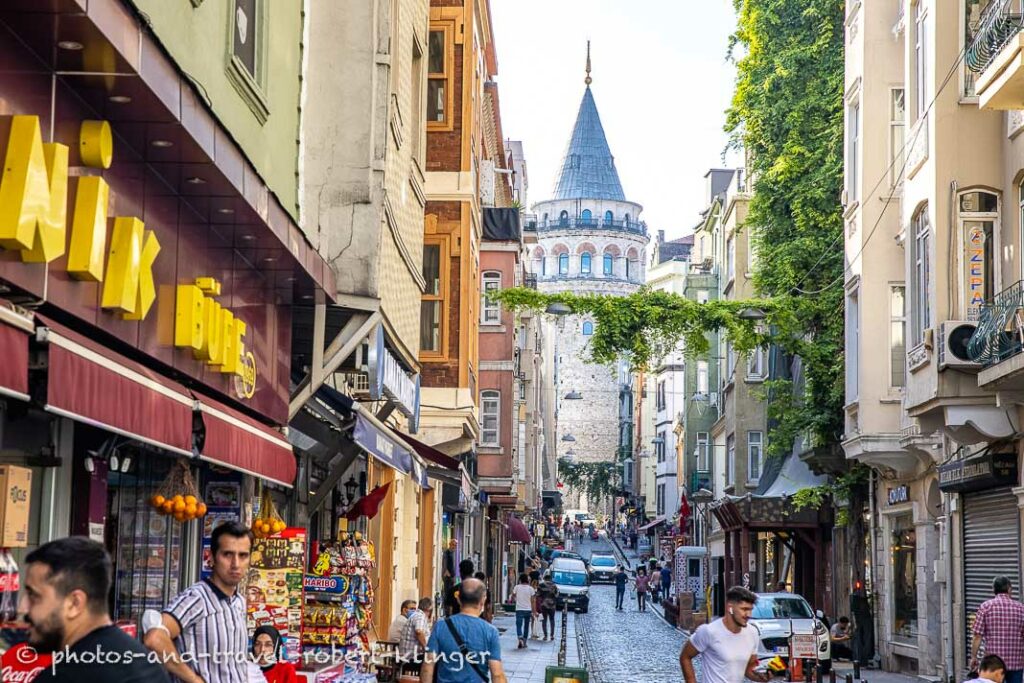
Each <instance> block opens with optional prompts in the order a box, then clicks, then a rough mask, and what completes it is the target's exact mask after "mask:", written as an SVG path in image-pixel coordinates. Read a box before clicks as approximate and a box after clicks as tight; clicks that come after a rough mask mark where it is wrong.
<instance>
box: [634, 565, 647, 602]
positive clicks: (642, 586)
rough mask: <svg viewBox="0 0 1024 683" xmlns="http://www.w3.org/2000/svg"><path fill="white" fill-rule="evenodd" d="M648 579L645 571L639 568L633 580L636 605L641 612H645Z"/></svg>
mask: <svg viewBox="0 0 1024 683" xmlns="http://www.w3.org/2000/svg"><path fill="white" fill-rule="evenodd" d="M650 581H651V579H650V577H649V576H647V569H645V568H644V567H639V568H638V569H637V570H636V578H635V579H634V580H633V583H634V585H635V586H636V604H637V607H638V609H639V610H640V611H641V612H646V611H647V590H648V588H649V587H650Z"/></svg>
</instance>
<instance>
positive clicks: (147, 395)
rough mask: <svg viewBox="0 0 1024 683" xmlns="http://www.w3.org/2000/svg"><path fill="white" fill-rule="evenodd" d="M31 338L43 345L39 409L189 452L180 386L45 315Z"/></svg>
mask: <svg viewBox="0 0 1024 683" xmlns="http://www.w3.org/2000/svg"><path fill="white" fill-rule="evenodd" d="M37 318H38V320H39V321H40V322H41V323H42V326H40V327H39V328H38V329H37V330H36V339H37V340H38V341H39V342H41V343H44V344H47V346H48V351H49V353H48V377H47V391H46V402H45V404H44V406H43V408H44V410H46V411H47V412H49V413H52V414H54V415H59V416H61V417H66V418H68V419H71V420H75V421H78V422H83V423H85V424H90V425H92V426H94V427H98V428H100V429H104V430H106V431H109V432H112V433H114V434H119V435H121V436H124V437H127V438H129V439H134V440H136V441H140V442H142V443H146V444H149V445H151V446H155V447H157V448H161V449H164V450H166V451H170V452H171V453H176V454H178V455H184V456H188V457H191V456H192V413H193V410H194V409H195V408H196V401H195V398H194V397H193V396H192V395H191V393H190V392H189V391H188V390H187V389H186V388H185V387H184V386H183V385H181V384H179V383H177V382H175V381H173V380H171V379H168V378H166V377H163V376H162V375H160V374H158V373H156V372H154V371H152V370H149V369H148V368H146V367H144V366H142V365H140V364H138V363H136V362H134V361H132V360H130V359H128V358H125V357H124V356H121V355H120V354H118V353H117V352H115V351H112V350H110V349H107V348H105V347H103V346H101V345H99V344H97V343H95V342H93V341H91V340H90V339H88V338H86V337H84V336H83V335H80V334H78V333H77V332H74V331H72V330H70V329H68V328H66V327H64V326H63V325H61V324H60V323H58V322H56V321H54V320H51V319H49V318H47V317H44V316H41V315H37Z"/></svg>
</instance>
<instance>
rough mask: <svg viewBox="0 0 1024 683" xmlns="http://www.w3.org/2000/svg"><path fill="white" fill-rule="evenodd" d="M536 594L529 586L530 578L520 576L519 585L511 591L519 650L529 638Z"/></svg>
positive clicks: (523, 575) (524, 575)
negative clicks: (514, 607)
mask: <svg viewBox="0 0 1024 683" xmlns="http://www.w3.org/2000/svg"><path fill="white" fill-rule="evenodd" d="M536 594H537V592H536V591H535V590H533V586H531V585H530V577H529V576H527V575H526V574H520V575H519V583H518V584H516V587H515V588H513V589H512V597H514V598H515V600H516V635H517V636H519V647H518V649H520V650H522V649H523V648H524V647H526V641H527V639H528V638H529V637H530V621H531V620H532V619H533V615H534V609H533V596H534V595H536Z"/></svg>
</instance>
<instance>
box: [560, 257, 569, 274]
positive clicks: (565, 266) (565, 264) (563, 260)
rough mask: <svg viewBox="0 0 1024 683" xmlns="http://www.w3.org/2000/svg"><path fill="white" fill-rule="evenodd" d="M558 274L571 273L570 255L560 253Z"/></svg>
mask: <svg viewBox="0 0 1024 683" xmlns="http://www.w3.org/2000/svg"><path fill="white" fill-rule="evenodd" d="M558 274H559V275H568V274H569V255H568V254H559V255H558Z"/></svg>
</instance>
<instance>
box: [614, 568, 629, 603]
mask: <svg viewBox="0 0 1024 683" xmlns="http://www.w3.org/2000/svg"><path fill="white" fill-rule="evenodd" d="M627 583H629V574H627V573H626V568H625V567H623V566H622V565H621V564H620V565H619V570H618V571H617V572H615V609H617V610H619V611H622V599H623V598H624V597H626V584H627Z"/></svg>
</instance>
